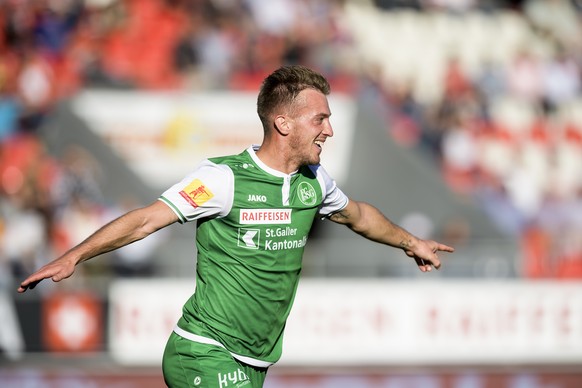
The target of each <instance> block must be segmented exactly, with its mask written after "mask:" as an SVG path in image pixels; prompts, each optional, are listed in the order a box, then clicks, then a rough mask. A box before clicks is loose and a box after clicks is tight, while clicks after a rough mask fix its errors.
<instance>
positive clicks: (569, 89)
mask: <svg viewBox="0 0 582 388" xmlns="http://www.w3.org/2000/svg"><path fill="white" fill-rule="evenodd" d="M542 75H543V78H542V79H543V88H544V97H545V99H546V101H547V104H548V108H549V109H550V110H551V111H555V109H556V108H557V107H559V106H560V105H561V104H562V103H565V102H568V101H571V100H573V99H574V98H576V97H577V96H579V95H580V91H581V89H580V76H581V72H580V68H579V67H578V65H577V63H576V61H575V60H574V58H573V57H572V56H571V55H570V54H569V52H568V50H566V49H561V50H559V51H558V53H557V54H556V55H555V56H554V57H552V58H550V59H549V60H548V61H547V62H546V63H545V64H544V65H543V68H542Z"/></svg>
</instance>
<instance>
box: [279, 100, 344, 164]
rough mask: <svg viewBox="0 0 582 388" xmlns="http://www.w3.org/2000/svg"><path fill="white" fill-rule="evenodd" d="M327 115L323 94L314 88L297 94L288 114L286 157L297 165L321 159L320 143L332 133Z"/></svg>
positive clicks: (329, 114)
mask: <svg viewBox="0 0 582 388" xmlns="http://www.w3.org/2000/svg"><path fill="white" fill-rule="evenodd" d="M330 116H331V111H330V109H329V104H328V102H327V97H326V96H325V95H324V94H323V93H321V92H319V91H317V90H315V89H304V90H303V91H301V92H300V93H299V95H298V96H297V98H296V100H295V102H294V103H293V106H292V109H291V112H290V113H289V115H288V117H287V120H288V124H289V133H288V145H289V149H290V155H289V156H290V157H291V158H292V159H293V160H294V161H295V162H296V163H297V165H298V166H302V165H306V164H318V163H319V162H320V160H321V159H320V154H321V151H322V147H323V144H324V143H325V141H326V140H327V138H328V137H332V136H333V129H332V127H331V123H330V121H329V117H330Z"/></svg>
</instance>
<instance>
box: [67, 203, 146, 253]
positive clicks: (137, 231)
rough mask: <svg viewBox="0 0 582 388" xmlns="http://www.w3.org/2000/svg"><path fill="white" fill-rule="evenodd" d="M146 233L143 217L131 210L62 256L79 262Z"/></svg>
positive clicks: (128, 242)
mask: <svg viewBox="0 0 582 388" xmlns="http://www.w3.org/2000/svg"><path fill="white" fill-rule="evenodd" d="M148 234H149V233H148V232H147V231H146V230H145V229H144V217H143V216H140V214H139V212H138V211H132V212H129V213H127V214H125V215H123V216H121V217H119V218H117V219H115V220H113V221H111V222H110V223H108V224H106V225H105V226H103V227H101V228H100V229H98V230H97V231H96V232H95V233H93V234H92V235H90V236H89V237H87V238H86V239H85V240H84V241H83V242H81V243H80V244H79V245H77V246H75V247H73V248H71V249H70V250H69V251H68V252H67V253H66V254H65V255H63V256H64V257H67V258H68V259H70V260H73V261H74V263H75V264H79V263H82V262H84V261H86V260H89V259H91V258H93V257H96V256H99V255H102V254H104V253H107V252H110V251H113V250H115V249H118V248H121V247H123V246H125V245H128V244H131V243H132V242H134V241H137V240H140V239H142V238H144V237H146V236H147V235H148Z"/></svg>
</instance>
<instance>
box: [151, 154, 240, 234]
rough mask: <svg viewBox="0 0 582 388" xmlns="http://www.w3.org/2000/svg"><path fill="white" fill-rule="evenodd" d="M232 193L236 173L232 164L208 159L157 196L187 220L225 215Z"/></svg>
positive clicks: (228, 210)
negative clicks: (227, 164)
mask: <svg viewBox="0 0 582 388" xmlns="http://www.w3.org/2000/svg"><path fill="white" fill-rule="evenodd" d="M233 192H234V175H233V173H232V170H231V169H230V167H228V166H226V165H222V164H216V163H213V162H211V161H209V160H205V161H203V162H201V163H200V164H199V165H198V167H197V168H196V169H195V170H194V171H193V172H192V173H190V174H188V175H187V176H186V177H185V178H184V179H182V180H181V181H180V182H178V183H176V184H175V185H173V186H172V187H170V188H169V189H168V190H166V191H165V192H164V193H162V195H161V196H160V197H159V198H158V199H159V200H160V201H162V202H164V203H165V204H166V205H168V206H169V207H170V208H171V209H172V210H173V211H174V212H175V213H176V215H177V216H178V218H179V221H180V223H184V222H189V221H194V220H197V219H200V218H208V217H224V216H226V215H227V214H228V213H229V212H230V210H231V208H232V204H233V196H234V194H233Z"/></svg>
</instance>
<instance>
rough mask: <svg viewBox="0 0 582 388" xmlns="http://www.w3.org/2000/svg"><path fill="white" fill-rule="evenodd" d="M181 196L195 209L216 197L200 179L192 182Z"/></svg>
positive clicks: (181, 192)
mask: <svg viewBox="0 0 582 388" xmlns="http://www.w3.org/2000/svg"><path fill="white" fill-rule="evenodd" d="M180 195H181V196H182V197H183V198H184V199H185V200H186V201H188V203H189V204H190V205H192V207H194V208H197V207H198V206H202V205H203V204H204V203H205V202H208V201H209V200H210V199H211V198H212V197H214V194H213V193H212V191H210V189H209V188H208V187H207V186H206V185H205V184H204V183H203V182H202V181H201V180H200V179H194V180H193V181H192V182H190V184H188V186H186V187H185V188H184V189H183V190H182V191H180Z"/></svg>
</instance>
